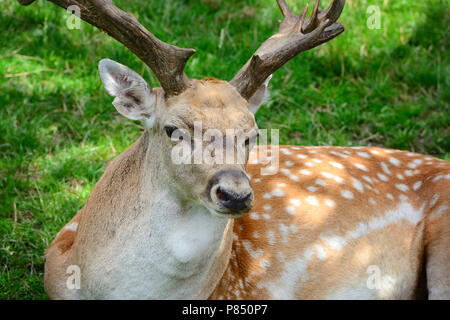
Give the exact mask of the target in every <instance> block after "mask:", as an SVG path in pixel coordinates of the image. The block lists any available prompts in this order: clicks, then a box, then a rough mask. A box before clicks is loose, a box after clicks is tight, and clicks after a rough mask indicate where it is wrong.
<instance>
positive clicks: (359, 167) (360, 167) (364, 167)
mask: <svg viewBox="0 0 450 320" xmlns="http://www.w3.org/2000/svg"><path fill="white" fill-rule="evenodd" d="M355 167H357V168H358V169H360V170H363V171H366V172H368V171H369V170H367V168H366V166H365V165H363V164H361V163H355Z"/></svg>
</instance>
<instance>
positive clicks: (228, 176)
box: [207, 169, 253, 213]
mask: <svg viewBox="0 0 450 320" xmlns="http://www.w3.org/2000/svg"><path fill="white" fill-rule="evenodd" d="M207 193H208V196H209V199H210V200H211V201H212V202H213V203H215V205H216V206H218V207H219V209H220V211H225V212H226V213H244V212H248V211H250V209H251V208H252V206H253V190H252V188H251V187H250V181H249V179H248V177H247V175H246V174H245V172H243V171H241V170H237V169H229V170H222V171H219V172H217V173H216V174H214V176H213V177H212V178H211V179H210V181H209V183H208V188H207Z"/></svg>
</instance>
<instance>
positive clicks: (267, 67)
mask: <svg viewBox="0 0 450 320" xmlns="http://www.w3.org/2000/svg"><path fill="white" fill-rule="evenodd" d="M277 2H278V6H279V7H280V10H281V12H282V13H283V16H284V20H283V21H282V22H281V25H280V30H279V31H278V33H276V34H275V35H273V36H272V37H270V38H269V39H267V40H266V41H265V42H263V44H262V45H261V46H260V47H259V48H258V50H256V52H255V54H254V55H253V56H252V57H251V59H250V60H249V61H248V62H247V63H246V64H245V65H244V66H243V67H242V69H241V70H239V72H238V73H237V74H236V76H235V77H234V78H233V79H232V80H231V81H230V83H231V84H232V85H233V86H235V87H236V88H237V90H238V91H239V92H240V94H241V95H242V96H243V97H244V98H246V99H247V100H248V99H250V97H252V96H253V94H254V93H255V92H256V91H257V90H258V88H259V87H260V86H261V85H262V84H263V83H264V81H265V80H266V79H267V77H269V76H270V75H271V74H272V73H274V72H275V71H276V70H278V69H279V68H281V67H282V66H283V65H284V64H285V63H286V62H288V61H289V60H290V59H292V58H293V57H295V56H296V55H298V54H299V53H300V52H303V51H306V50H309V49H312V48H314V47H317V46H319V45H320V44H322V43H324V42H327V41H329V40H331V39H333V38H335V37H336V36H338V35H339V34H341V33H342V32H343V31H344V27H343V26H342V25H341V24H339V23H336V21H337V20H338V18H339V16H340V15H341V12H342V10H343V9H344V5H345V0H333V2H332V3H331V5H330V6H329V7H328V9H327V10H325V11H319V2H320V1H319V0H316V4H315V6H314V10H313V13H312V16H311V18H307V17H306V14H307V12H308V6H306V7H305V9H304V10H303V13H302V14H301V16H297V15H295V14H294V13H293V12H292V11H291V10H290V9H289V7H288V6H287V4H286V1H285V0H277Z"/></svg>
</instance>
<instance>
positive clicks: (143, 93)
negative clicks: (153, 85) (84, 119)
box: [98, 59, 156, 123]
mask: <svg viewBox="0 0 450 320" xmlns="http://www.w3.org/2000/svg"><path fill="white" fill-rule="evenodd" d="M98 71H99V73H100V78H101V79H102V82H103V85H104V87H105V89H106V91H108V93H109V94H110V95H111V96H114V97H115V99H114V101H113V105H114V106H115V107H116V109H117V111H119V112H120V113H121V114H122V115H124V116H125V117H127V118H128V119H132V120H142V121H144V122H146V123H152V122H153V118H154V116H155V105H156V94H155V93H154V92H152V90H151V89H150V87H149V86H148V84H147V82H145V80H144V79H143V78H142V77H141V76H140V75H139V74H137V73H136V72H134V71H133V70H131V69H130V68H128V67H126V66H124V65H122V64H120V63H118V62H115V61H113V60H110V59H103V60H101V61H100V62H99V64H98Z"/></svg>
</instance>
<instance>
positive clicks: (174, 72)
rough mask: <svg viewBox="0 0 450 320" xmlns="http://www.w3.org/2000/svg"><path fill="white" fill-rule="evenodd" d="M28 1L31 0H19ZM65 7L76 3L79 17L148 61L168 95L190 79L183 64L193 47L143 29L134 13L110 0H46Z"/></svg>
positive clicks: (184, 86) (178, 91)
mask: <svg viewBox="0 0 450 320" xmlns="http://www.w3.org/2000/svg"><path fill="white" fill-rule="evenodd" d="M18 1H19V3H20V4H22V5H29V4H31V3H33V2H34V0H18ZM49 1H51V2H53V3H55V4H57V5H58V6H60V7H63V8H64V9H67V7H69V6H72V5H76V6H78V7H79V8H80V11H81V17H80V18H81V19H83V20H84V21H86V22H88V23H89V24H92V25H94V26H96V27H97V28H99V29H101V30H103V31H105V32H106V33H108V34H109V35H110V36H112V37H113V38H114V39H116V40H117V41H119V42H121V43H122V44H123V45H125V46H126V47H127V48H128V49H130V50H131V51H132V52H133V53H134V54H135V55H136V56H138V57H139V58H140V59H141V60H142V61H143V62H144V63H145V64H147V65H148V66H149V67H150V68H151V69H152V70H153V72H154V73H155V74H156V77H157V78H158V80H159V82H160V84H161V87H162V88H163V89H164V91H165V93H166V95H167V96H173V95H177V94H179V93H181V92H182V91H184V90H185V89H186V87H187V86H188V83H189V79H188V78H187V76H186V75H185V73H184V67H185V65H186V62H187V61H188V60H189V58H190V57H191V56H192V55H193V54H194V53H195V50H194V49H184V48H179V47H177V46H174V45H170V44H167V43H165V42H163V41H161V40H159V39H158V38H156V37H155V36H154V35H153V34H152V33H150V32H149V31H148V30H147V29H145V28H144V27H143V26H142V25H141V24H140V23H139V22H138V21H137V20H136V19H135V18H134V17H133V16H131V15H130V14H128V13H126V12H124V11H122V10H120V9H119V8H117V7H116V6H114V4H113V3H112V1H111V0H49Z"/></svg>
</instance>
